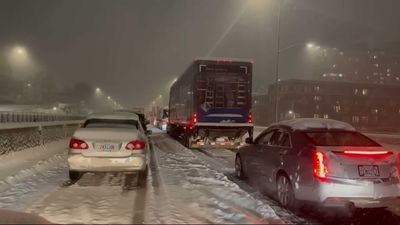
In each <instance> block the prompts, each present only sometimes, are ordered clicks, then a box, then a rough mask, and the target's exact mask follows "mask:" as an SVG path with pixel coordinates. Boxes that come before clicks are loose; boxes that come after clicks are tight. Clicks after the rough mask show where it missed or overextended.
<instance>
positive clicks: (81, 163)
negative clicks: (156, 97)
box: [68, 112, 149, 180]
mask: <svg viewBox="0 0 400 225" xmlns="http://www.w3.org/2000/svg"><path fill="white" fill-rule="evenodd" d="M148 155H149V143H148V138H147V136H146V132H145V131H144V129H143V127H142V125H141V123H140V120H139V117H138V116H137V115H134V114H131V113H121V112H114V113H110V114H97V115H92V116H89V117H88V118H87V119H86V121H85V122H84V124H83V126H82V128H79V129H78V130H76V131H75V133H74V134H73V135H72V138H71V141H70V143H69V151H68V164H69V177H70V179H71V180H77V179H79V178H80V177H81V175H82V173H83V172H139V178H140V177H142V178H143V176H141V175H144V176H145V175H146V174H147V165H148V162H149V157H148Z"/></svg>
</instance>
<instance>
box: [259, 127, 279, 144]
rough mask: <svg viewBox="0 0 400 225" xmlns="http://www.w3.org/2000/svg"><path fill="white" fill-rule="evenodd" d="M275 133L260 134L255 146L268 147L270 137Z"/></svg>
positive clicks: (273, 131)
mask: <svg viewBox="0 0 400 225" xmlns="http://www.w3.org/2000/svg"><path fill="white" fill-rule="evenodd" d="M274 133H275V130H272V131H270V132H267V133H265V134H262V135H261V136H260V137H258V138H257V140H256V144H259V145H268V144H269V143H270V140H271V137H272V135H273V134H274Z"/></svg>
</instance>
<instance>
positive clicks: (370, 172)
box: [358, 165, 379, 177]
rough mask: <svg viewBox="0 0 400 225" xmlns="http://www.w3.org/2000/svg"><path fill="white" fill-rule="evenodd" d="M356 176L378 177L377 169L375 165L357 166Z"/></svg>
mask: <svg viewBox="0 0 400 225" xmlns="http://www.w3.org/2000/svg"><path fill="white" fill-rule="evenodd" d="M358 174H359V175H360V177H379V167H378V166H376V165H359V166H358Z"/></svg>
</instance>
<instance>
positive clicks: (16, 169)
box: [0, 133, 287, 224]
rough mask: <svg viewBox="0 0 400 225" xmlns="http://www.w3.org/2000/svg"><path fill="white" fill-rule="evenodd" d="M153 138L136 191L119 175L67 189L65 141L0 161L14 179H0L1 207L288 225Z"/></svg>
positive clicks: (163, 139)
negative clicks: (143, 182) (147, 163)
mask: <svg viewBox="0 0 400 225" xmlns="http://www.w3.org/2000/svg"><path fill="white" fill-rule="evenodd" d="M151 139H152V143H153V148H152V152H151V153H152V154H151V164H150V171H149V176H148V179H147V183H146V185H145V186H144V187H137V188H136V189H134V190H124V189H123V188H122V184H123V183H124V179H125V178H126V177H125V175H123V174H120V173H116V174H113V173H104V174H92V173H87V174H85V175H84V176H83V177H82V178H81V179H80V180H79V181H78V182H76V183H74V184H72V183H70V182H69V181H68V179H67V171H68V168H67V164H66V148H65V146H66V145H67V142H66V140H64V141H60V142H57V143H53V144H52V145H51V146H48V147H47V149H29V150H26V151H22V152H24V154H22V152H21V153H20V155H18V154H17V155H14V156H11V155H9V156H7V157H5V158H2V159H0V161H1V160H3V162H8V163H9V165H8V166H9V167H7V165H3V166H4V168H12V171H13V172H11V170H10V171H9V174H2V175H3V178H4V179H3V180H4V181H3V182H1V183H0V190H2V192H1V194H0V207H1V208H4V209H11V210H16V211H24V212H29V213H32V214H38V215H41V216H43V217H44V218H46V219H47V220H49V221H51V222H54V223H262V224H268V223H273V224H276V223H285V222H287V221H285V220H283V219H282V218H280V217H279V216H277V215H276V213H275V211H274V210H273V209H272V208H271V207H270V206H269V205H268V204H266V203H265V202H263V201H260V200H257V199H256V198H254V197H253V196H251V195H250V194H248V193H247V192H246V191H245V190H243V189H241V188H240V187H239V186H238V185H237V184H235V183H234V182H232V181H231V180H230V179H229V178H228V177H227V176H225V175H224V174H223V173H222V172H220V171H218V170H216V169H214V168H212V167H211V166H210V165H209V164H207V163H206V162H205V161H204V160H203V159H202V157H198V156H197V154H196V153H194V152H193V151H192V150H189V149H186V148H184V147H183V146H182V145H180V143H179V142H177V141H175V140H173V139H171V138H170V137H168V136H166V135H165V134H161V133H158V134H155V135H153V137H152V138H151ZM12 157H18V158H19V162H15V161H14V160H13V161H11V160H10V159H11V158H12ZM2 173H3V172H2Z"/></svg>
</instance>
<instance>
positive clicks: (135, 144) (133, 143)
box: [125, 141, 146, 150]
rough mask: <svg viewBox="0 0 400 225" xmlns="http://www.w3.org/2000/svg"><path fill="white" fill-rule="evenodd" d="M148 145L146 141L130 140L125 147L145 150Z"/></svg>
mask: <svg viewBox="0 0 400 225" xmlns="http://www.w3.org/2000/svg"><path fill="white" fill-rule="evenodd" d="M145 147H146V143H145V142H143V141H131V142H129V143H128V144H127V145H126V147H125V149H127V150H143V149H144V148H145Z"/></svg>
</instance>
